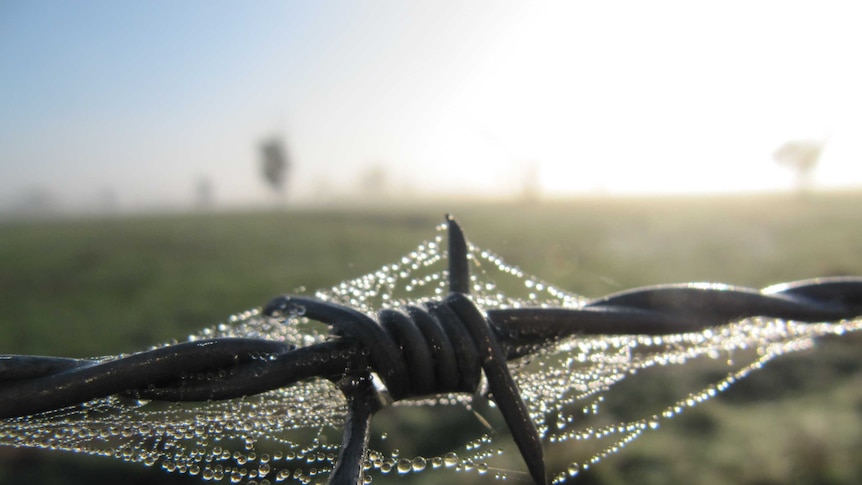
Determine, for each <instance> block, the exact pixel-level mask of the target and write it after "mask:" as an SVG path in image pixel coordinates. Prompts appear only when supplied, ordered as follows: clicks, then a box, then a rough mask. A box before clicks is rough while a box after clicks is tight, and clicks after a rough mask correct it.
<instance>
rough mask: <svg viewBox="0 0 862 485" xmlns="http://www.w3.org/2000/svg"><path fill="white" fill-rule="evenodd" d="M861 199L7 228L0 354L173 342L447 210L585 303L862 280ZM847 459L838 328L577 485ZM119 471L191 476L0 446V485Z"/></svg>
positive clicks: (112, 350)
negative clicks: (651, 292)
mask: <svg viewBox="0 0 862 485" xmlns="http://www.w3.org/2000/svg"><path fill="white" fill-rule="evenodd" d="M392 205H394V204H392ZM860 207H862V194H855V193H839V194H816V195H814V196H812V197H809V198H806V199H800V198H797V197H795V196H792V195H769V196H765V195H764V196H744V197H742V196H740V197H712V198H684V197H678V198H649V199H603V198H582V199H572V200H566V201H548V202H541V203H536V204H529V205H516V204H507V203H490V202H488V203H481V204H476V203H467V202H464V201H460V202H454V203H451V204H431V203H428V204H424V205H416V206H399V207H394V208H391V207H390V208H381V207H363V208H352V209H341V208H339V209H334V208H333V209H296V210H286V211H269V212H228V213H213V214H210V213H196V214H162V215H137V216H131V217H123V218H119V217H102V218H95V217H92V218H85V217H79V218H71V219H59V220H53V221H44V220H43V221H5V222H2V223H0V353H21V354H44V355H60V356H71V357H83V356H99V355H109V354H117V353H120V352H131V351H135V350H140V349H144V348H147V347H149V346H151V345H153V344H157V343H161V342H168V341H171V340H184V339H185V336H186V335H187V334H189V333H191V332H193V331H196V330H198V329H200V328H202V327H205V326H209V325H212V324H215V323H218V322H221V321H224V320H225V319H226V317H228V316H229V315H230V314H232V313H236V312H239V311H242V310H245V309H248V308H252V307H255V306H259V305H262V304H264V303H266V302H267V301H268V300H269V299H270V298H272V297H273V296H276V295H278V294H281V293H299V292H306V293H311V292H313V291H314V290H315V289H317V288H325V287H330V286H332V285H335V284H337V283H338V282H340V281H342V280H345V279H350V278H353V277H355V276H359V275H362V274H364V273H367V272H369V271H372V270H375V269H377V268H379V267H380V266H381V265H383V264H386V263H389V262H392V261H395V260H396V259H397V258H400V256H401V255H403V254H405V253H407V252H409V251H410V250H411V249H413V248H415V247H416V245H417V244H418V243H420V242H421V241H423V240H428V239H430V238H433V237H434V235H435V231H434V227H435V226H436V225H437V224H439V223H440V222H442V220H443V214H444V213H445V212H451V213H453V214H455V215H456V217H457V218H458V219H459V221H460V222H461V224H462V226H463V228H464V230H465V232H466V234H467V237H468V238H469V240H470V241H471V242H472V243H473V244H476V245H478V246H479V247H481V248H483V249H489V250H491V251H494V252H495V253H497V254H498V255H500V256H501V257H502V258H503V259H504V260H505V261H506V262H508V263H509V264H513V265H516V266H518V267H520V268H521V269H522V270H524V271H525V272H527V273H530V274H534V275H536V276H539V277H540V278H542V279H544V280H546V281H549V282H551V283H554V284H556V285H557V286H559V287H561V288H565V289H567V290H570V291H573V292H575V293H579V294H582V295H585V296H587V297H599V296H604V295H606V294H609V293H613V292H616V291H621V290H625V289H630V288H634V287H638V286H645V285H652V284H659V283H676V282H703V281H710V282H721V283H729V284H735V285H742V286H749V287H754V288H761V287H764V286H767V285H770V284H773V283H780V282H785V281H793V280H799V279H806V278H812V277H818V276H835V275H862V244H860V241H862V211H860ZM662 385H664V384H663V383H660V382H659V383H655V386H656V388H650V389H641V390H637V394H638V396H639V397H638V399H649V396H650V395H660V394H661V392H662V391H661V389H660V387H661V386H662ZM668 385H670V384H668ZM651 393H652V394H651ZM644 396H645V397H644ZM430 427H431V426H429V429H430ZM419 432H423V431H419ZM860 450H862V340H860V339H859V338H858V337H855V338H851V339H846V340H842V341H836V342H828V343H827V344H826V345H823V346H822V347H821V348H817V349H815V352H814V353H813V354H812V355H807V356H793V357H790V358H788V359H786V361H785V362H781V361H780V362H777V363H776V364H775V365H774V366H770V368H767V369H766V370H764V371H762V372H761V373H759V374H757V375H755V376H754V377H753V378H752V379H751V380H750V381H747V382H745V383H741V384H740V385H738V387H737V388H734V389H733V390H732V391H730V392H729V393H728V394H727V395H725V396H723V397H721V398H719V399H717V400H713V401H711V402H709V403H706V404H704V405H703V406H700V407H698V408H696V409H695V410H693V411H692V412H690V413H686V414H684V415H682V416H680V417H679V418H678V419H676V420H675V421H674V422H672V423H671V425H670V426H663V427H662V429H661V430H659V431H656V432H652V433H648V434H647V435H646V436H645V437H643V438H641V439H639V440H638V441H636V442H635V443H634V444H632V445H631V446H630V447H629V448H627V449H626V450H625V451H623V452H622V453H620V454H618V455H616V456H614V457H612V458H610V459H608V460H607V461H605V462H603V463H602V464H601V465H599V466H597V467H596V468H595V469H594V470H591V471H590V472H589V473H586V474H584V475H583V476H582V482H579V483H602V484H623V483H641V484H644V483H647V484H649V483H656V484H659V483H685V482H688V483H702V484H720V483H738V484H750V485H755V484H760V485H765V484H778V483H798V484H802V483H812V484H813V483H820V484H824V483H828V484H840V483H846V484H850V483H860V482H862V451H860ZM118 476H119V477H122V480H123V481H125V482H126V483H128V484H132V483H168V482H169V481H170V482H171V483H173V482H176V483H201V482H200V481H199V480H198V479H188V478H185V477H174V476H172V475H167V474H165V473H163V472H161V471H160V470H148V469H146V468H144V467H140V466H132V465H123V464H120V463H115V462H114V461H113V460H107V459H97V458H80V457H75V456H73V455H68V454H58V453H47V452H35V451H31V450H10V449H0V483H22V482H30V483H57V484H71V483H109V482H111V481H113V480H116V477H118ZM385 478H386V480H385V481H386V483H397V482H396V481H394V480H390V479H389V478H388V477H385ZM418 478H420V479H422V480H428V481H429V482H430V483H433V482H435V481H436V479H438V478H439V476H435V474H434V473H424V474H420V475H419V476H418ZM464 479H465V480H467V481H470V482H481V483H486V482H491V481H493V478H492V477H477V476H476V475H475V474H469V475H464ZM383 481H384V480H381V482H383ZM375 483H377V478H375Z"/></svg>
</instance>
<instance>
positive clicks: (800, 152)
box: [773, 140, 823, 194]
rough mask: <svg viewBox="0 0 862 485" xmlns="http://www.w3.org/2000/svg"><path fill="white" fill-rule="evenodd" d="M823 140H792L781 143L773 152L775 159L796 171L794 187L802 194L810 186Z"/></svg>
mask: <svg viewBox="0 0 862 485" xmlns="http://www.w3.org/2000/svg"><path fill="white" fill-rule="evenodd" d="M822 152H823V142H821V141H816V140H792V141H788V142H787V143H785V144H783V145H781V146H780V147H779V148H778V150H776V151H775V153H774V154H773V158H774V159H775V161H776V162H777V163H778V164H779V165H781V166H784V167H788V168H790V169H792V170H794V171H795V172H796V189H797V191H799V193H800V194H804V193H806V192H807V191H808V189H809V188H810V187H811V183H812V180H813V178H814V169H815V168H817V164H818V163H819V162H820V154H821V153H822Z"/></svg>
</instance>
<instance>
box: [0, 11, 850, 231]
mask: <svg viewBox="0 0 862 485" xmlns="http://www.w3.org/2000/svg"><path fill="white" fill-rule="evenodd" d="M856 8H857V7H856V6H855V5H853V3H852V2H733V1H731V2H722V3H721V5H706V4H700V3H692V2H655V3H650V4H649V5H646V4H643V3H641V2H631V1H629V2H625V1H624V2H600V3H598V4H594V3H590V2H528V3H522V2H505V1H503V2H492V1H473V2H456V1H450V2H446V1H444V2H415V3H414V2H410V3H402V2H390V1H368V2H337V1H323V2H293V1H258V2H250V3H247V4H244V5H241V6H239V5H236V4H234V3H232V2H223V1H215V2H202V1H186V2H171V1H154V2H129V3H126V2H123V3H116V2H107V1H84V2H65V1H43V2H35V3H33V2H24V1H16V0H6V1H4V2H2V3H0V72H3V76H2V77H0V112H2V116H0V213H2V214H4V215H6V216H8V215H10V214H12V215H14V214H19V213H27V212H30V213H33V212H40V213H44V212H62V213H80V212H137V211H142V210H177V209H189V208H213V209H230V208H236V207H255V206H261V205H266V204H273V203H276V201H278V202H279V203H280V202H284V203H289V204H292V205H320V204H332V203H339V202H345V201H348V200H358V199H361V200H368V199H373V198H381V197H391V198H397V199H398V200H399V201H405V200H407V201H409V200H422V199H439V198H441V197H455V196H457V197H468V198H473V199H487V198H494V199H505V200H511V199H517V198H559V197H572V196H576V195H581V194H607V195H630V194H667V193H686V194H694V193H715V192H721V193H728V192H732V193H737V192H753V191H776V190H788V189H789V188H792V187H794V186H795V185H797V184H799V183H804V184H810V185H811V186H812V187H816V188H819V189H827V188H847V187H858V186H859V185H860V184H862V166H860V163H859V161H860V157H862V146H860V143H859V140H858V138H857V136H856V135H857V133H858V132H859V130H860V128H862V118H860V116H862V115H860V113H862V109H860V108H862V94H860V89H859V86H860V85H862V72H860V71H859V70H858V69H856V68H855V63H854V62H853V61H854V60H855V59H857V58H858V54H859V52H858V46H859V45H862V32H860V30H859V29H858V28H856V26H855V24H854V20H855V19H856V18H857V13H858V12H857V10H856ZM272 142H277V143H280V144H281V148H282V151H283V153H284V156H285V157H286V160H287V163H286V166H285V168H284V169H283V170H284V173H283V174H281V176H280V177H281V178H279V179H278V182H275V183H274V182H273V180H271V179H270V178H268V177H265V176H264V173H263V171H262V167H261V161H260V158H261V152H262V151H264V150H265V147H266V146H267V145H268V144H270V146H271V143H272ZM788 142H794V143H797V144H799V143H802V144H804V145H806V146H807V147H808V148H811V146H813V147H814V149H815V151H816V152H817V159H816V161H808V162H804V161H800V160H798V158H799V151H800V150H799V148H798V147H797V149H796V150H789V151H785V152H783V156H781V157H778V158H779V159H781V160H782V163H776V152H778V151H779V150H780V149H781V148H782V147H783V146H784V145H785V144H787V143H788ZM802 151H806V150H805V149H804V147H803V149H802ZM808 152H810V150H808V151H807V152H806V153H808ZM794 156H796V158H794ZM803 158H804V157H803ZM806 167H807V168H806ZM800 171H802V172H806V171H807V172H808V173H807V174H803V175H800V173H799V172H800ZM800 179H802V180H800ZM273 189H274V190H273ZM272 192H278V193H279V194H278V195H277V196H274V194H273V193H272Z"/></svg>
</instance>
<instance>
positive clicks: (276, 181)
mask: <svg viewBox="0 0 862 485" xmlns="http://www.w3.org/2000/svg"><path fill="white" fill-rule="evenodd" d="M260 153H261V162H262V168H263V178H264V180H266V182H267V183H268V184H269V185H270V186H272V189H273V190H275V191H276V192H278V193H279V194H280V195H282V196H284V194H285V189H286V182H287V172H288V169H289V168H290V161H289V160H288V156H287V152H286V150H285V149H284V144H283V143H282V141H281V139H280V138H270V139H268V140H265V141H264V142H263V143H261V145H260Z"/></svg>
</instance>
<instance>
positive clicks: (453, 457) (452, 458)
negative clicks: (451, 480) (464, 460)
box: [443, 451, 460, 467]
mask: <svg viewBox="0 0 862 485" xmlns="http://www.w3.org/2000/svg"><path fill="white" fill-rule="evenodd" d="M459 462H460V460H459V459H458V455H457V454H455V452H453V451H450V452H449V453H446V454H445V455H443V464H444V465H446V466H447V467H453V466H455V465H457V464H458V463H459Z"/></svg>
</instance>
